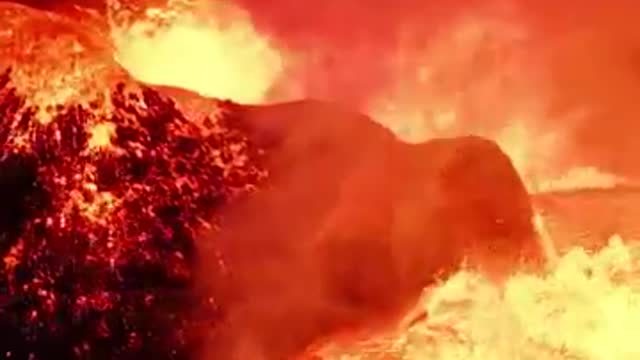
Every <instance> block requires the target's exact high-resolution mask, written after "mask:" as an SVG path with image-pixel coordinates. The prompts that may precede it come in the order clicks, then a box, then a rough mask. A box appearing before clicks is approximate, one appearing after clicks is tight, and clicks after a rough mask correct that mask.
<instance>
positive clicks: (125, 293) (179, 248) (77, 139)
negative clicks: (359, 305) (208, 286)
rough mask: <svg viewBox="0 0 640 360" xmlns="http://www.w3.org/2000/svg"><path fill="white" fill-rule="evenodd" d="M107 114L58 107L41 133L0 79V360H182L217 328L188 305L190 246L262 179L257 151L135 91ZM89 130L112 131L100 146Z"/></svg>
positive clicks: (121, 91) (205, 306) (122, 91)
mask: <svg viewBox="0 0 640 360" xmlns="http://www.w3.org/2000/svg"><path fill="white" fill-rule="evenodd" d="M102 105H103V104H100V103H97V102H96V103H93V104H91V106H90V107H84V106H80V105H74V104H61V105H60V106H59V108H58V109H57V110H58V112H57V115H55V116H54V117H53V119H52V120H51V121H50V122H47V123H42V122H41V120H40V119H39V118H37V117H36V109H35V108H32V107H30V106H28V105H27V104H26V103H25V98H24V97H23V96H22V95H20V94H19V93H18V92H17V91H16V90H15V89H14V88H13V86H12V83H11V71H6V72H4V73H3V74H0V196H2V202H1V203H0V216H1V220H0V251H1V254H2V257H3V266H2V267H0V305H1V308H0V333H1V334H3V336H1V337H0V354H8V355H7V356H10V358H12V359H32V360H35V359H76V358H78V359H113V358H118V359H120V358H124V359H129V358H130V359H145V358H149V359H151V358H152V359H180V358H185V357H186V356H188V355H189V353H190V351H192V349H193V347H194V343H193V341H194V340H193V336H191V335H192V332H191V331H190V330H189V329H192V328H193V327H195V326H199V325H198V324H199V322H200V321H204V322H207V321H208V322H210V321H213V320H214V319H216V317H217V316H218V315H217V309H215V308H214V307H213V306H212V304H213V303H212V302H211V301H210V299H209V298H205V299H198V298H195V297H193V296H191V290H190V289H191V287H192V283H193V262H194V260H195V258H194V257H195V253H194V249H195V243H194V242H195V239H196V233H197V232H198V231H200V229H201V228H202V227H203V224H205V225H206V223H207V222H212V219H214V216H215V213H216V211H217V209H219V208H220V206H222V205H223V204H225V203H226V202H228V201H229V199H231V198H232V197H233V196H237V194H241V193H242V192H244V191H248V190H249V189H250V188H251V187H253V186H254V185H255V184H256V183H258V182H259V179H260V178H261V177H262V176H263V175H262V171H261V170H260V168H259V166H257V163H256V159H257V158H256V156H255V154H254V152H253V151H254V149H253V148H252V146H251V145H250V144H249V143H248V141H247V139H246V137H245V136H244V135H243V134H242V132H240V131H239V130H237V129H235V128H234V127H233V126H232V125H231V123H230V122H229V121H228V120H229V119H225V118H220V117H216V116H214V115H212V116H211V117H207V116H204V117H203V118H201V119H195V118H186V117H185V116H184V114H183V113H182V112H181V111H180V110H179V109H178V108H177V107H176V105H175V104H174V102H173V101H172V100H171V99H169V98H166V97H164V96H162V95H161V94H159V93H158V92H156V91H154V90H152V89H150V88H147V87H144V86H139V85H135V84H133V85H127V86H125V84H117V85H114V88H113V89H112V92H111V105H112V106H113V108H114V109H113V111H112V112H111V113H110V115H100V113H99V112H98V111H97V110H96V109H97V108H100V107H101V106H102ZM96 126H108V127H110V128H111V129H112V131H111V135H110V138H111V139H110V140H108V139H107V142H106V145H105V146H104V147H92V136H93V135H92V131H93V129H95V127H96ZM214 221H215V220H214ZM213 264H214V266H215V262H214V263H213ZM194 316H196V317H197V319H198V321H195V320H193V319H196V318H195V317H194Z"/></svg>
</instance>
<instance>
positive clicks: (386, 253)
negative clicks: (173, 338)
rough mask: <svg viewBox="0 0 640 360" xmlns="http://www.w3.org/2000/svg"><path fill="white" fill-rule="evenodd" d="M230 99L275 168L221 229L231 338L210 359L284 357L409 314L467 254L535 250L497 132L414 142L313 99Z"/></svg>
mask: <svg viewBox="0 0 640 360" xmlns="http://www.w3.org/2000/svg"><path fill="white" fill-rule="evenodd" d="M233 111H234V113H235V114H236V117H237V120H238V121H239V124H240V126H241V127H242V128H243V129H244V130H245V131H246V132H247V133H248V134H249V137H250V138H251V139H252V141H253V142H254V143H255V144H256V145H257V146H259V147H260V148H263V149H264V150H265V158H264V161H265V162H264V164H265V167H266V168H267V169H268V170H269V173H270V176H269V179H268V180H267V181H266V182H265V184H264V185H263V187H262V190H261V191H260V192H259V193H257V194H253V195H251V196H250V197H248V198H246V199H243V200H242V201H239V202H237V203H235V204H234V205H232V206H231V207H229V208H227V209H226V212H225V213H224V216H225V222H224V224H223V226H222V229H221V231H220V232H219V233H216V234H214V235H213V237H214V238H215V239H216V242H217V243H219V244H221V245H222V246H223V248H224V254H225V261H226V262H227V266H228V267H229V269H230V274H231V275H230V276H229V277H228V280H229V281H224V280H221V279H213V280H212V281H211V283H212V286H213V288H214V289H215V291H216V293H218V294H226V295H224V296H221V298H222V299H226V300H228V303H227V304H225V305H224V306H223V307H224V308H225V309H226V311H227V314H228V319H229V323H228V327H227V329H226V330H227V332H226V334H225V333H224V332H223V335H227V336H221V337H220V339H222V340H219V341H220V342H223V343H226V344H229V343H231V344H234V345H233V346H231V348H229V347H228V346H220V345H212V348H213V350H212V352H213V354H212V355H211V354H210V356H214V358H233V357H234V356H235V357H236V358H237V359H243V358H244V359H247V358H252V359H258V358H262V357H264V358H266V359H282V358H287V356H290V355H291V354H293V353H296V352H298V351H300V349H301V348H303V347H305V346H307V345H308V344H309V343H310V342H313V341H314V340H316V339H318V338H319V337H322V336H326V335H327V334H330V333H331V332H333V331H336V330H340V329H343V328H349V327H359V326H361V325H362V326H367V327H372V326H376V325H379V323H383V322H384V321H385V320H387V319H388V318H389V317H393V316H394V315H397V314H398V313H401V312H402V311H403V310H405V308H406V306H408V305H410V304H411V303H412V301H414V300H415V299H416V298H417V297H418V296H419V294H420V292H421V291H422V289H423V288H424V287H425V286H426V285H428V284H430V283H433V282H434V281H435V280H436V279H437V278H438V276H446V275H447V274H448V273H451V271H454V270H455V269H457V268H458V267H459V265H460V264H461V262H462V261H463V259H465V258H466V259H468V261H469V264H470V265H471V266H477V267H479V268H481V269H483V270H485V271H487V272H488V273H489V274H490V275H499V274H500V273H504V271H506V270H508V269H509V268H513V267H514V266H516V264H517V262H518V260H519V259H521V256H525V257H527V258H529V259H535V258H536V257H537V256H539V255H540V254H539V252H538V251H537V246H536V242H535V236H534V229H533V226H532V223H531V219H532V215H533V214H532V208H531V204H530V200H529V196H528V194H527V192H526V190H525V187H524V184H523V182H522V180H521V179H520V177H519V175H518V174H517V172H516V170H515V168H514V167H513V166H512V164H511V161H510V160H509V158H508V157H507V156H506V155H505V154H504V153H503V152H502V151H501V150H500V149H499V147H498V146H497V145H496V144H495V143H493V142H492V141H489V140H485V139H482V138H478V137H473V136H469V137H461V138H453V139H438V140H433V141H430V142H427V143H423V144H415V145H412V144H406V143H402V142H399V141H397V140H396V139H395V138H394V137H393V136H392V134H391V133H390V132H389V131H387V130H386V129H384V128H382V127H381V126H379V125H377V124H376V123H374V122H373V121H371V120H370V119H368V118H366V117H365V116H361V115H357V114H353V113H350V112H348V111H346V110H343V109H340V108H337V107H335V106H332V105H330V104H326V103H321V102H314V101H302V102H296V103H288V104H279V105H271V106H256V107H242V106H238V107H236V108H235V109H233ZM212 344H216V343H215V342H213V343H212ZM220 349H224V351H228V350H229V349H231V351H232V353H227V352H223V353H219V352H218V351H219V350H220Z"/></svg>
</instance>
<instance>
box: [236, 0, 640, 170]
mask: <svg viewBox="0 0 640 360" xmlns="http://www.w3.org/2000/svg"><path fill="white" fill-rule="evenodd" d="M237 3H238V4H239V5H240V6H242V7H244V8H245V9H247V10H248V11H249V12H250V14H251V15H252V17H253V21H254V23H255V25H256V27H257V28H258V29H259V30H260V31H262V32H263V33H265V34H267V35H268V36H270V37H271V38H272V39H273V40H274V41H275V42H276V43H277V44H278V46H279V47H281V48H283V49H287V50H289V51H291V50H293V53H294V54H296V56H295V57H292V58H290V59H289V60H290V61H289V67H288V69H287V71H286V72H285V77H284V80H282V81H280V82H279V83H278V84H277V85H276V86H275V90H274V96H276V97H278V96H279V97H280V98H282V97H284V98H291V97H319V98H328V99H332V100H338V101H342V102H344V103H347V104H348V105H350V106H352V107H357V108H359V109H360V110H363V111H365V112H369V113H372V114H373V115H375V116H376V117H378V118H379V120H380V121H382V122H385V123H390V124H391V125H392V127H395V128H398V130H399V131H401V132H402V131H404V132H405V133H411V134H409V137H411V138H418V139H421V138H424V137H432V136H437V135H443V134H445V135H450V134H460V133H468V132H474V133H481V134H486V135H488V136H492V137H494V138H499V139H501V140H503V141H502V143H503V146H505V147H507V148H508V147H512V148H514V149H513V150H512V151H509V152H510V153H512V154H515V156H522V157H526V159H522V162H527V163H528V166H529V167H532V168H529V169H527V170H528V171H531V172H540V171H541V170H540V169H541V168H545V167H546V168H547V169H546V171H547V172H550V174H548V175H549V176H551V175H558V174H560V173H563V172H566V171H568V170H569V169H570V168H572V167H577V166H594V167H596V168H599V169H601V170H602V171H604V172H613V173H616V174H619V175H621V176H632V177H635V176H637V175H639V174H638V170H636V167H635V166H634V160H633V155H631V154H633V153H635V152H636V151H637V150H638V147H639V146H640V141H637V140H636V135H635V134H636V131H634V129H635V126H637V125H635V124H636V123H637V120H636V119H637V117H638V112H639V110H638V109H637V106H636V105H635V104H636V102H635V101H634V97H635V94H636V93H637V91H638V86H640V77H639V76H638V69H639V68H640V60H638V59H640V56H639V55H638V54H639V53H638V50H637V49H638V48H639V46H640V30H638V27H637V25H636V21H635V19H637V18H638V16H639V15H640V4H637V2H634V1H631V0H614V1H611V2H608V3H607V4H606V5H605V4H604V3H602V2H600V1H595V0H592V1H579V2H578V1H567V2H562V3H558V2H556V1H542V2H540V1H538V2H528V1H517V0H512V1H493V2H474V1H457V2H455V3H454V4H452V3H451V2H445V1H417V0H416V1H414V0H402V1H391V0H377V1H370V0H366V1H365V0H362V1H349V2H348V3H345V2H344V1H318V2H314V3H312V4H310V3H306V2H305V3H301V2H299V1H294V0H279V1H269V2H264V1H259V0H237ZM421 79H422V80H421ZM515 123H517V124H518V126H521V125H522V126H521V127H523V128H525V129H526V131H524V134H523V135H524V136H520V138H519V139H515V138H514V136H515V135H514V134H513V133H514V131H513V130H507V131H505V129H506V128H508V127H510V126H513V125H514V124H515ZM407 124H410V125H407ZM407 127H409V128H407ZM416 132H417V133H418V134H417V135H416ZM516 132H517V131H516ZM514 142H516V143H518V144H517V145H513V144H512V143H514ZM524 142H528V143H529V144H527V145H524V144H523V143H524ZM525 146H528V149H523V147H525ZM515 148H517V149H515ZM507 150H509V149H507ZM523 152H524V153H526V154H523ZM550 168H555V169H550ZM551 173H557V174H551ZM545 175H547V174H543V175H541V176H545Z"/></svg>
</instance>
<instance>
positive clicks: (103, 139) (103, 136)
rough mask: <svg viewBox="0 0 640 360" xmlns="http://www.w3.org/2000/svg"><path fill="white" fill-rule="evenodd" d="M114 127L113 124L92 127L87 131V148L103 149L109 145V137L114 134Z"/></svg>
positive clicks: (106, 123)
mask: <svg viewBox="0 0 640 360" xmlns="http://www.w3.org/2000/svg"><path fill="white" fill-rule="evenodd" d="M115 131H116V127H115V125H114V124H113V123H109V122H104V123H99V124H96V125H93V126H92V127H91V128H90V129H89V133H90V137H89V148H90V149H96V148H105V147H109V146H110V145H111V137H112V136H113V135H114V134H115Z"/></svg>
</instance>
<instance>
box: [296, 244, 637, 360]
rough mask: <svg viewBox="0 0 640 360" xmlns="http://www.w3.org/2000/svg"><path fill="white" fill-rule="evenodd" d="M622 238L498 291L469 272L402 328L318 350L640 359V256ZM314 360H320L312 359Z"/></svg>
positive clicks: (445, 285) (390, 359)
mask: <svg viewBox="0 0 640 360" xmlns="http://www.w3.org/2000/svg"><path fill="white" fill-rule="evenodd" d="M638 250H639V249H638V246H637V244H625V243H624V242H623V241H622V239H621V238H620V237H618V236H614V237H612V238H611V239H610V242H609V245H608V247H606V248H604V249H602V250H601V251H599V252H597V253H589V252H587V251H585V250H583V249H581V248H574V249H573V250H571V251H570V252H568V253H567V254H565V255H564V256H562V257H561V258H560V259H559V260H558V261H557V262H556V263H555V264H553V265H550V267H549V269H548V270H547V271H545V272H544V273H543V274H530V273H516V274H513V275H511V276H510V278H509V279H508V281H507V282H506V283H505V284H504V286H496V285H494V284H492V283H491V282H489V281H487V280H486V279H484V278H483V277H482V276H480V275H479V274H477V273H473V272H468V271H465V270H462V271H460V272H459V273H458V274H456V275H455V276H453V277H451V278H449V279H447V280H445V281H443V282H442V283H441V284H440V285H438V286H435V287H434V288H431V289H427V290H425V294H424V297H423V299H422V300H421V301H420V304H419V305H418V310H417V312H416V313H418V314H423V313H425V312H426V313H427V314H428V315H426V317H425V316H423V317H420V316H418V317H415V314H414V317H413V318H408V319H406V322H404V323H403V324H401V325H400V326H399V328H398V329H397V330H394V331H390V332H389V333H388V334H383V335H378V336H375V337H373V338H372V339H367V340H363V341H359V342H355V343H353V342H352V343H350V345H349V343H348V342H347V343H346V344H345V343H339V342H334V343H332V344H329V345H327V346H325V347H324V348H322V349H321V350H319V351H316V355H315V356H318V357H317V358H319V359H323V360H383V359H384V360H416V359H434V360H454V359H456V360H474V359H477V360H481V359H482V360H486V359H495V360H498V359H500V360H501V359H531V360H533V359H536V360H614V359H615V360H631V359H637V358H638V357H639V356H640V345H638V342H637V341H636V340H635V336H634V334H635V333H636V332H637V331H638V330H640V328H639V325H638V321H637V318H638V316H640V302H639V300H640V282H638V271H640V252H639V251H638ZM308 358H313V357H308Z"/></svg>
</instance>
